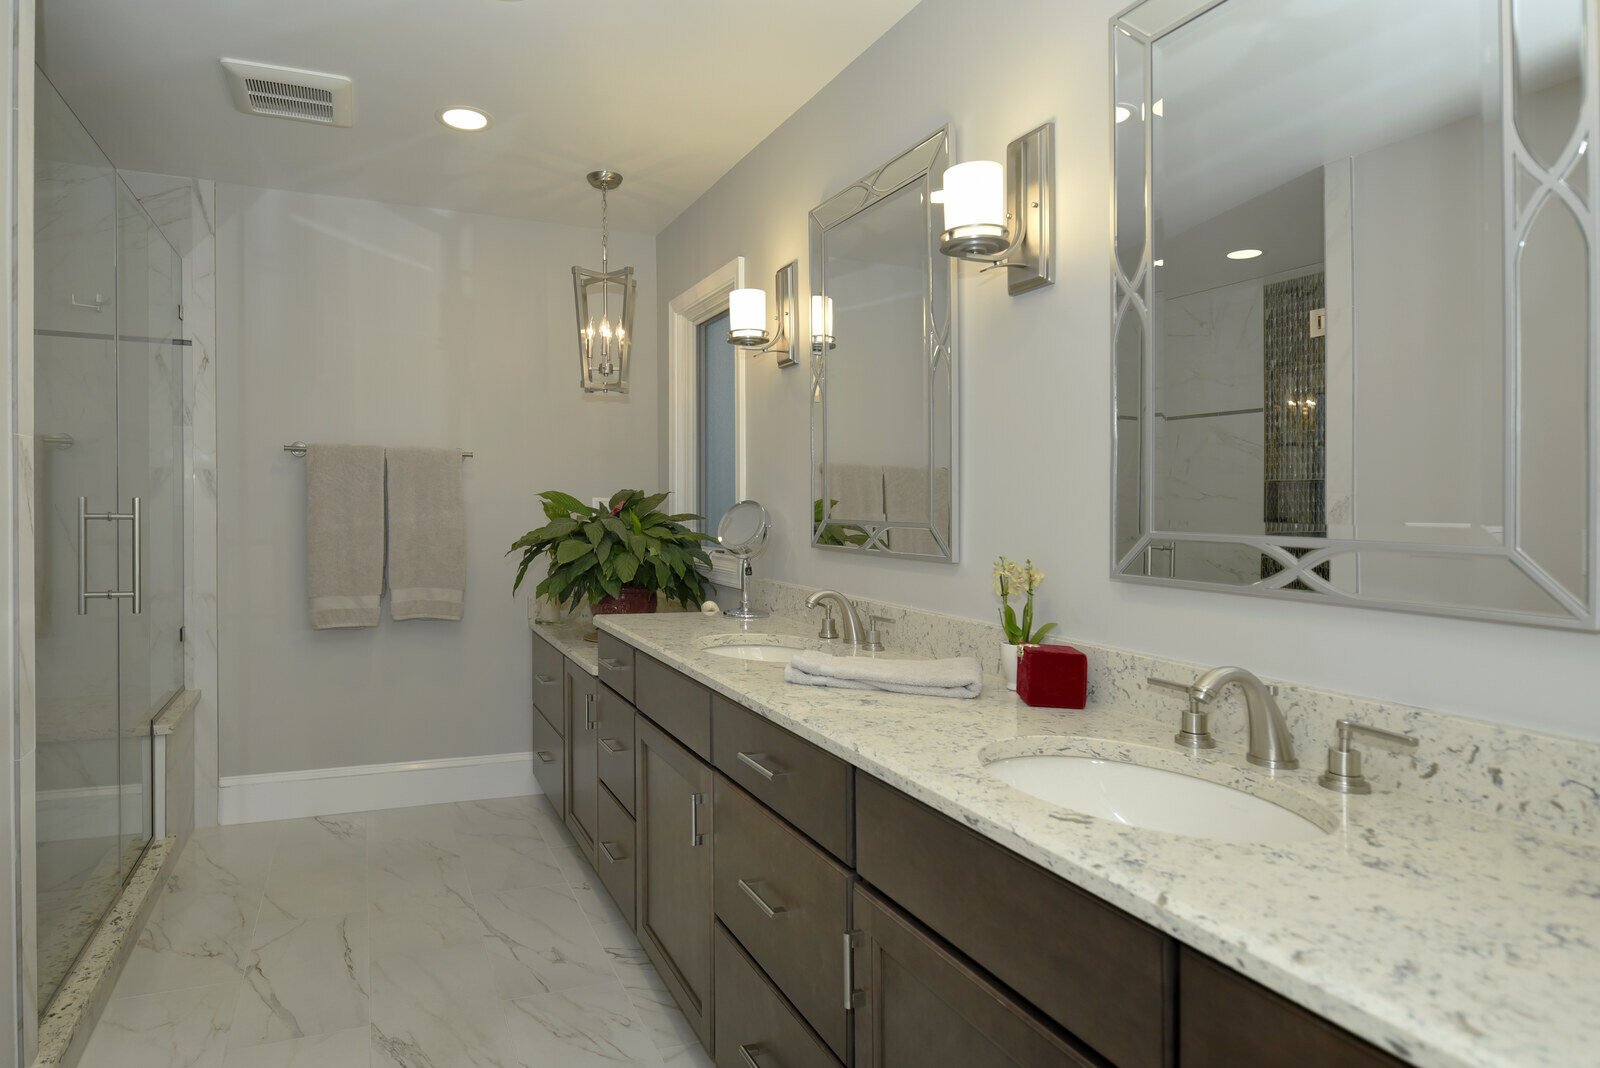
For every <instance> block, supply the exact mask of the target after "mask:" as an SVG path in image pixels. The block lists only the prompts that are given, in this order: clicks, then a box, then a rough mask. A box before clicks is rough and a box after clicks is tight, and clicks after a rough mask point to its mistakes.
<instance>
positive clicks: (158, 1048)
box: [78, 983, 240, 1068]
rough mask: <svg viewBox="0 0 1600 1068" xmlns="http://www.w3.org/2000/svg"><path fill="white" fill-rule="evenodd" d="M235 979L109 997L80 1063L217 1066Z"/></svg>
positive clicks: (116, 1067) (134, 1067)
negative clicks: (217, 984) (216, 984)
mask: <svg viewBox="0 0 1600 1068" xmlns="http://www.w3.org/2000/svg"><path fill="white" fill-rule="evenodd" d="M239 988H240V984H239V983H225V984H222V985H220V986H205V987H198V988H195V989H191V990H169V991H164V992H162V993H159V994H145V995H142V996H140V997H132V998H113V999H112V1001H111V1002H110V1003H109V1004H108V1005H107V1006H106V1010H105V1012H104V1013H103V1014H102V1015H101V1017H100V1022H99V1023H98V1024H96V1025H95V1030H94V1035H93V1036H92V1037H91V1038H90V1039H89V1045H88V1047H87V1048H86V1049H85V1050H84V1053H83V1059H82V1060H80V1061H79V1062H78V1064H79V1068H222V1066H223V1057H224V1055H225V1054H226V1052H227V1046H228V1025H229V1023H230V1021H231V1020H232V1019H233V1009H234V1002H235V1001H236V1000H237V998H238V996H239Z"/></svg>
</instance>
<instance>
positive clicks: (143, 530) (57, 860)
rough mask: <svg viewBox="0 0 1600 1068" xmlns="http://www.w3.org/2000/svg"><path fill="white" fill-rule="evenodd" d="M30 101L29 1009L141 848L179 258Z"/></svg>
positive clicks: (40, 91) (102, 166) (175, 485)
mask: <svg viewBox="0 0 1600 1068" xmlns="http://www.w3.org/2000/svg"><path fill="white" fill-rule="evenodd" d="M35 99H36V101H37V103H36V114H35V127H36V144H35V156H36V165H35V174H34V182H35V184H34V193H35V215H34V227H35V230H34V247H35V272H34V273H35V293H34V328H35V338H34V367H35V370H34V424H35V434H36V435H37V436H36V439H35V451H34V475H35V478H34V486H35V489H34V492H35V500H34V509H35V512H34V517H35V518H34V523H35V557H36V563H35V567H36V572H35V628H36V634H37V642H36V650H37V718H36V721H37V726H38V747H37V763H36V778H37V785H36V791H37V796H36V801H37V817H38V818H37V842H38V844H37V870H38V878H37V888H38V915H39V1004H40V1006H41V1007H44V1006H47V1005H48V1004H49V1001H50V999H51V997H52V996H53V995H54V994H55V992H56V990H57V989H58V987H59V986H60V983H61V980H62V978H63V977H64V976H65V975H66V973H67V971H68V969H69V968H70V967H71V965H72V963H73V961H74V960H75V959H76V958H77V956H78V954H79V953H80V952H81V951H82V949H83V946H84V945H85V943H86V942H87V940H88V938H89V936H90V935H91V934H92V933H93V931H94V929H95V926H96V925H97V924H98V923H99V921H100V918H101V917H102V916H103V915H104V914H105V911H106V909H107V907H109V906H110V904H111V903H112V902H113V901H114V900H115V899H116V897H117V894H118V893H119V892H120V890H121V888H122V884H123V882H124V881H125V880H126V879H127V877H128V875H129V873H130V872H131V871H132V869H133V866H134V865H135V864H136V863H137V862H138V859H139V857H140V855H141V854H142V852H143V850H144V848H145V847H146V846H147V845H148V844H149V842H150V839H151V836H152V833H153V831H154V823H155V812H154V807H153V789H152V786H153V767H152V753H151V741H152V739H151V721H152V720H153V718H154V716H155V714H156V713H157V712H159V711H160V709H161V707H162V706H163V705H164V704H166V702H167V701H168V700H170V699H171V697H172V696H173V695H174V694H175V693H176V692H177V690H178V688H179V687H180V686H181V685H182V681H181V680H182V657H181V652H180V646H179V644H178V642H179V626H180V625H181V622H182V602H183V581H182V579H183V568H182V553H183V539H182V480H181V477H180V476H181V438H180V434H181V426H180V423H181V420H180V415H181V398H182V370H181V369H182V359H181V354H182V349H181V347H180V346H179V343H178V342H177V341H176V339H178V338H179V337H181V333H182V331H181V329H180V325H181V324H180V323H179V303H178V302H179V293H180V292H181V283H182V261H181V259H180V258H179V256H178V255H177V253H176V252H175V251H174V250H173V249H172V247H171V245H170V244H168V243H167V241H166V239H165V238H164V237H163V236H162V234H161V232H160V231H159V230H158V229H157V228H156V227H155V225H154V224H153V223H152V222H151V220H150V219H149V217H148V215H146V213H145V211H144V209H143V208H142V207H141V206H140V204H139V202H138V200H137V198H135V197H134V196H133V195H132V193H131V192H129V190H128V188H127V187H126V186H125V185H124V184H123V182H122V180H121V178H120V177H118V175H117V173H116V170H115V169H114V168H113V167H112V165H111V162H110V161H109V160H108V159H107V158H106V157H105V155H104V154H103V153H102V152H101V151H100V150H99V148H98V147H97V146H96V144H95V142H94V140H93V138H92V137H91V136H90V135H89V134H88V132H87V131H86V130H85V129H84V128H83V126H82V125H81V124H80V123H79V122H78V120H77V118H76V117H75V116H74V115H73V114H72V112H71V110H70V109H69V108H68V107H67V105H66V103H65V102H64V101H63V100H62V98H61V97H60V96H59V95H58V94H57V93H56V91H55V89H54V87H52V86H51V85H50V83H49V82H48V81H47V80H46V79H44V77H43V76H42V75H41V76H39V77H38V78H37V87H36V98H35ZM135 498H137V499H138V502H139V504H138V506H137V508H135V506H134V499H135ZM80 500H81V501H82V504H81V505H80ZM134 512H137V513H138V516H139V522H138V524H137V527H138V544H139V549H140V551H139V555H138V564H139V566H138V567H137V568H136V567H135V556H134V546H135V541H134V532H135V526H136V524H135V523H134V521H133V520H132V519H131V518H127V517H131V516H132V514H133V513H134ZM82 513H87V515H88V518H87V519H85V518H82V517H81V514H82ZM136 572H137V574H136ZM135 589H137V590H138V591H139V593H140V597H139V599H138V609H139V610H138V612H137V613H135V612H134V607H135V600H134V598H133V597H132V596H131V595H132V594H133V592H134V591H135ZM107 591H117V592H119V593H124V594H127V595H128V596H118V597H110V598H108V597H95V596H91V597H89V598H88V599H87V600H85V599H83V598H82V596H81V595H82V594H83V593H89V594H96V593H104V592H107Z"/></svg>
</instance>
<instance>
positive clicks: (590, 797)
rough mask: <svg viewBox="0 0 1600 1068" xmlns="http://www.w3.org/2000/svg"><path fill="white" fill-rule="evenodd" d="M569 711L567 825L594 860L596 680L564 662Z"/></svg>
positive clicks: (597, 795)
mask: <svg viewBox="0 0 1600 1068" xmlns="http://www.w3.org/2000/svg"><path fill="white" fill-rule="evenodd" d="M567 684H568V691H569V692H570V694H571V701H572V715H571V717H570V722H569V723H568V725H567V829H568V830H569V831H571V832H572V837H574V838H576V839H577V840H578V847H579V848H580V849H582V850H583V851H584V853H585V854H587V855H588V857H589V862H590V863H591V864H592V863H594V841H595V835H596V834H598V833H599V827H598V824H597V820H598V817H599V811H600V810H599V807H598V806H599V803H600V793H599V791H600V779H599V768H598V765H597V763H596V755H595V736H596V735H597V734H598V733H599V731H598V730H597V729H596V725H597V723H598V719H597V714H596V712H595V707H594V706H595V699H596V696H597V694H598V691H599V684H598V683H596V682H595V680H594V676H592V675H590V674H589V673H587V672H585V671H580V670H578V669H577V668H575V667H573V666H572V665H570V664H569V665H567Z"/></svg>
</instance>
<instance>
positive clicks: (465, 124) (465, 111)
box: [439, 107, 493, 132]
mask: <svg viewBox="0 0 1600 1068" xmlns="http://www.w3.org/2000/svg"><path fill="white" fill-rule="evenodd" d="M439 121H440V122H442V123H444V124H445V125H446V126H448V127H450V128H451V129H452V130H466V131H468V132H471V131H475V130H487V129H488V128H489V123H490V122H491V121H493V120H491V119H490V118H489V113H488V112H487V111H479V110H478V109H477V108H469V107H452V108H445V109H444V110H443V111H441V112H439Z"/></svg>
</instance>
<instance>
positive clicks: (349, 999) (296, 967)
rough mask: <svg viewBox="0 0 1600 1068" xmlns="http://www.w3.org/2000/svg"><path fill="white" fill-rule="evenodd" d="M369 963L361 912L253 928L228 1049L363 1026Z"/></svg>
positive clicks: (271, 923)
mask: <svg viewBox="0 0 1600 1068" xmlns="http://www.w3.org/2000/svg"><path fill="white" fill-rule="evenodd" d="M367 958H368V952H367V915H366V913H365V912H356V913H351V914H350V915H348V916H329V917H323V918H320V919H311V920H294V919H289V920H273V921H270V922H264V923H261V924H258V925H257V926H256V931H255V934H254V936H253V937H252V939H251V961H250V966H249V968H248V970H247V971H246V973H245V985H244V988H243V990H241V991H240V994H239V1004H238V1008H237V1009H236V1010H235V1012H234V1016H233V1028H232V1031H231V1032H230V1033H229V1036H228V1048H229V1049H230V1050H232V1049H242V1048H244V1047H246V1046H259V1045H265V1044H267V1043H269V1042H282V1041H285V1040H287V1039H291V1038H304V1037H306V1036H309V1035H327V1034H332V1033H334V1032H336V1031H345V1030H349V1029H350V1028H354V1027H360V1026H362V1025H363V1024H365V1023H366V1022H367V1020H368V1012H369V1010H368V998H367V982H368V963H367Z"/></svg>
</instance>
